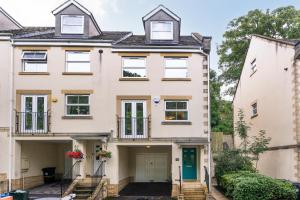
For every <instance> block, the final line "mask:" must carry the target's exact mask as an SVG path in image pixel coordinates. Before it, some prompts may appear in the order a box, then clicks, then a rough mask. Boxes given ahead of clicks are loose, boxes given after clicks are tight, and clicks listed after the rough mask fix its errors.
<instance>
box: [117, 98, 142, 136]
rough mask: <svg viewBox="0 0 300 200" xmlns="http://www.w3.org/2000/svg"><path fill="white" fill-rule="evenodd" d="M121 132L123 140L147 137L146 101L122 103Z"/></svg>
mask: <svg viewBox="0 0 300 200" xmlns="http://www.w3.org/2000/svg"><path fill="white" fill-rule="evenodd" d="M121 130H122V137H123V138H146V137H147V112H146V101H138V100H136V101H122V117H121Z"/></svg>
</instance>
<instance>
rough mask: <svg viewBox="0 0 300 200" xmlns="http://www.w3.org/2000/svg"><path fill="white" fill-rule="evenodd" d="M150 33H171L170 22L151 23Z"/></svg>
mask: <svg viewBox="0 0 300 200" xmlns="http://www.w3.org/2000/svg"><path fill="white" fill-rule="evenodd" d="M152 31H167V32H170V31H172V23H171V22H152Z"/></svg>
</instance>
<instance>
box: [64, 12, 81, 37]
mask: <svg viewBox="0 0 300 200" xmlns="http://www.w3.org/2000/svg"><path fill="white" fill-rule="evenodd" d="M61 33H62V34H83V33H84V16H82V15H62V16H61Z"/></svg>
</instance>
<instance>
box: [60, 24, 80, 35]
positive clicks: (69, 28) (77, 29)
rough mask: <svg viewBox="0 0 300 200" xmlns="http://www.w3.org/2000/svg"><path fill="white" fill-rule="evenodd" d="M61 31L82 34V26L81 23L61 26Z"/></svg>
mask: <svg viewBox="0 0 300 200" xmlns="http://www.w3.org/2000/svg"><path fill="white" fill-rule="evenodd" d="M61 32H62V33H72V34H83V26H81V25H75V26H74V25H66V24H64V25H63V26H62V30H61Z"/></svg>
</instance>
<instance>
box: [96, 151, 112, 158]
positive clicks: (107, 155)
mask: <svg viewBox="0 0 300 200" xmlns="http://www.w3.org/2000/svg"><path fill="white" fill-rule="evenodd" d="M97 156H99V157H101V158H111V152H110V151H105V150H101V151H99V152H98V153H97Z"/></svg>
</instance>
